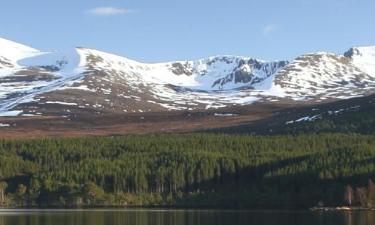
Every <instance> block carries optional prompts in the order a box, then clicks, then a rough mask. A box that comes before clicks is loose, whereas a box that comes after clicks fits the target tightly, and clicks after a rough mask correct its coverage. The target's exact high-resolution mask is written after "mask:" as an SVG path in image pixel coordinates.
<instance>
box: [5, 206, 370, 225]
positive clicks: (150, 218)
mask: <svg viewBox="0 0 375 225" xmlns="http://www.w3.org/2000/svg"><path fill="white" fill-rule="evenodd" d="M247 224H249V225H374V224H375V212H365V211H362V212H308V211H293V212H292V211H288V212H276V211H220V210H80V211H76V210H70V211H69V210H68V211H66V210H43V211H0V225H247Z"/></svg>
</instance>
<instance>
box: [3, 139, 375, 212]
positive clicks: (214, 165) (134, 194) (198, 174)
mask: <svg viewBox="0 0 375 225" xmlns="http://www.w3.org/2000/svg"><path fill="white" fill-rule="evenodd" d="M0 165H1V166H0V205H1V206H2V207H47V206H48V207H51V206H54V207H98V206H121V207H123V206H150V207H151V206H174V207H231V208H255V207H256V208H307V207H314V206H362V207H373V206H375V185H374V183H373V181H372V180H373V179H375V136H374V135H360V134H316V135H314V134H306V135H296V136H287V135H285V136H246V135H221V134H179V135H173V134H163V135H144V136H123V137H86V138H65V139H61V138H59V139H38V140H2V141H0Z"/></svg>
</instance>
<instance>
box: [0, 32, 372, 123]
mask: <svg viewBox="0 0 375 225" xmlns="http://www.w3.org/2000/svg"><path fill="white" fill-rule="evenodd" d="M1 40H5V39H0V46H1V45H7V49H10V50H8V51H5V52H0V59H1V57H3V58H6V56H9V55H12V57H9V58H12V59H10V60H11V62H12V65H13V67H12V69H11V70H9V68H1V67H0V87H1V88H2V91H0V111H1V112H0V116H1V115H2V114H1V113H3V114H4V113H5V114H7V115H9V112H12V111H13V112H14V115H27V116H36V115H60V116H71V115H74V114H77V113H81V112H84V113H95V114H107V113H142V112H163V111H174V110H186V111H191V110H207V109H219V108H225V107H233V106H241V105H249V104H273V103H274V102H278V103H283V102H285V103H288V104H311V103H320V102H325V101H335V100H339V99H347V98H353V97H359V96H365V95H369V94H372V93H373V92H374V91H375V73H374V71H375V69H374V68H375V67H374V65H375V53H374V52H375V51H374V49H375V47H373V46H370V47H357V48H356V47H354V48H351V49H349V50H348V51H347V52H346V53H344V54H343V55H337V54H334V53H328V52H318V53H308V54H304V55H302V56H299V57H297V58H296V59H294V60H292V61H290V62H289V61H286V60H284V61H283V60H281V61H270V62H267V61H264V60H258V59H255V58H251V57H242V56H229V55H223V56H212V57H207V58H203V59H199V60H186V61H172V62H165V63H141V62H137V61H135V60H132V59H128V58H125V57H122V56H119V55H114V54H111V53H107V52H103V51H99V50H95V49H90V48H82V47H80V48H76V52H74V53H69V54H64V53H59V52H50V53H47V52H43V51H39V50H36V49H33V48H31V47H27V46H24V45H21V44H17V43H14V42H11V41H6V40H5V41H1ZM8 52H10V53H8ZM372 59H373V61H374V63H373V62H372ZM4 62H7V61H6V60H4ZM4 64H5V63H4ZM0 66H1V64H0ZM373 70H374V71H373ZM18 112H19V113H18ZM10 115H13V114H12V113H10Z"/></svg>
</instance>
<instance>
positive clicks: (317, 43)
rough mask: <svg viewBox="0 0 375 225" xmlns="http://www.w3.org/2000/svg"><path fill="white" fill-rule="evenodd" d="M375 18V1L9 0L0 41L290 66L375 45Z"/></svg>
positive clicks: (142, 57) (1, 10)
mask: <svg viewBox="0 0 375 225" xmlns="http://www.w3.org/2000/svg"><path fill="white" fill-rule="evenodd" d="M374 12H375V1H374V0H61V1H57V0H32V1H29V0H2V1H1V7H0V21H2V22H1V24H0V37H2V38H6V39H10V40H13V41H16V42H20V43H24V44H27V45H29V46H32V47H34V48H38V49H41V50H59V51H67V50H68V49H72V48H74V47H76V46H79V47H88V48H95V49H99V50H104V51H107V52H111V53H115V54H119V55H122V56H125V57H128V58H132V59H135V60H139V61H142V62H162V61H171V60H186V59H199V58H203V57H207V56H213V55H223V54H225V55H242V56H249V57H254V58H260V59H264V60H279V59H280V60H281V59H288V60H291V59H293V58H295V57H297V56H298V55H301V54H304V53H310V52H316V51H329V52H334V53H343V52H345V51H346V50H347V49H349V48H350V47H352V46H363V45H375V13H374ZM0 51H1V49H0Z"/></svg>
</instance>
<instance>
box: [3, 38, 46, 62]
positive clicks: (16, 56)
mask: <svg viewBox="0 0 375 225" xmlns="http://www.w3.org/2000/svg"><path fill="white" fill-rule="evenodd" d="M0 49H1V52H0V57H2V58H5V59H7V60H8V61H9V62H10V63H12V64H16V63H17V61H18V60H20V59H24V58H27V57H32V56H35V55H38V54H40V53H41V52H40V51H39V50H37V49H34V48H31V47H29V46H26V45H23V44H19V43H17V42H14V41H10V40H7V39H4V38H0Z"/></svg>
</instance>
